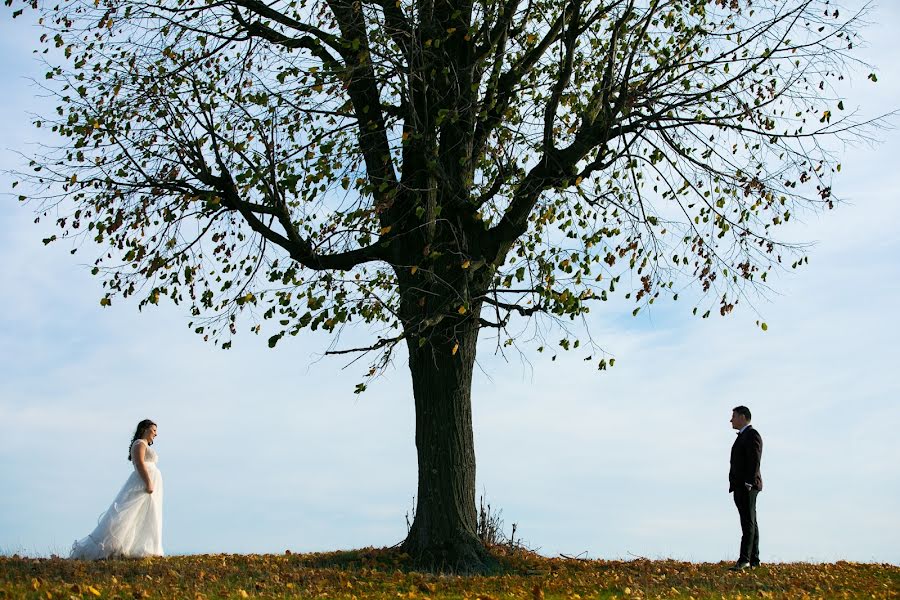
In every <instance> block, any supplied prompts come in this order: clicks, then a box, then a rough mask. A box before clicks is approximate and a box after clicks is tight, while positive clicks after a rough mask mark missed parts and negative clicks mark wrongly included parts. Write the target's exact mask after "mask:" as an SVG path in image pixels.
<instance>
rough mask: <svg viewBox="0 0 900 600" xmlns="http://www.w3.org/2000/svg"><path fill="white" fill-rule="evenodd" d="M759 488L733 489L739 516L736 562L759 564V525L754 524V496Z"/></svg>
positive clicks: (757, 493)
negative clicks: (739, 538) (738, 548)
mask: <svg viewBox="0 0 900 600" xmlns="http://www.w3.org/2000/svg"><path fill="white" fill-rule="evenodd" d="M757 495H759V490H748V489H747V488H745V487H743V486H741V487H740V488H738V489H736V490H734V505H735V506H737V509H738V514H739V515H740V517H741V555H740V557H739V558H738V562H747V563H750V564H752V565H756V564H759V526H758V525H757V524H756V496H757Z"/></svg>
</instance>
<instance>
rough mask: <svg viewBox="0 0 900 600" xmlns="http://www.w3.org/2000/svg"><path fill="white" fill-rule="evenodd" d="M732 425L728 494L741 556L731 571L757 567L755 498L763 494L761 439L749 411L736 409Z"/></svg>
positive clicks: (737, 407) (732, 416) (733, 412)
mask: <svg viewBox="0 0 900 600" xmlns="http://www.w3.org/2000/svg"><path fill="white" fill-rule="evenodd" d="M731 426H732V427H733V428H734V429H737V432H738V433H737V439H736V440H735V441H734V445H733V446H732V447H731V471H730V472H729V473H728V484H729V486H728V491H729V492H733V493H734V504H735V506H737V509H738V514H739V515H740V517H741V555H740V557H739V558H738V561H737V563H735V565H734V566H733V567H731V570H732V571H741V570H743V569H747V568H750V567H756V566H758V565H759V527H757V525H756V496H757V494H759V492H761V491H762V477H760V474H759V463H760V461H761V460H762V437H761V436H760V435H759V433H758V432H757V431H756V429H754V428H753V426H751V425H750V409H749V408H747V407H746V406H736V407H735V408H734V409H732V413H731Z"/></svg>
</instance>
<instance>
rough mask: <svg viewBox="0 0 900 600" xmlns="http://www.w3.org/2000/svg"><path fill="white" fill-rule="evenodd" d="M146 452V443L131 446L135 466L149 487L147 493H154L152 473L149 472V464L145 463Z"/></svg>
mask: <svg viewBox="0 0 900 600" xmlns="http://www.w3.org/2000/svg"><path fill="white" fill-rule="evenodd" d="M146 452H147V445H146V444H142V443H137V444H135V445H134V446H132V447H131V461H132V462H133V463H134V468H135V469H137V472H138V475H140V476H141V479H143V480H144V485H145V486H146V488H147V493H148V494H152V493H153V482H151V481H150V473H148V472H147V465H145V464H144V454H145V453H146Z"/></svg>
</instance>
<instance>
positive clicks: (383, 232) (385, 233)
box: [378, 225, 391, 235]
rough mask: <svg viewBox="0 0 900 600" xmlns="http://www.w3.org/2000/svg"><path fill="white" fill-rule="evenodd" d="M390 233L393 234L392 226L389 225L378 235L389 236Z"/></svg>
mask: <svg viewBox="0 0 900 600" xmlns="http://www.w3.org/2000/svg"><path fill="white" fill-rule="evenodd" d="M390 232H391V226H390V225H388V226H387V227H382V228H381V230H380V231H379V232H378V234H379V235H387V234H389V233H390Z"/></svg>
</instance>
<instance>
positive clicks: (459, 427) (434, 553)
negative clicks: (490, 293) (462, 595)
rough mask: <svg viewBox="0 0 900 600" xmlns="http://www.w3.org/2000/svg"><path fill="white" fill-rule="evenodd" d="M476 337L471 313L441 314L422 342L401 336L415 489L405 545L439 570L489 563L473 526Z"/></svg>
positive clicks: (479, 568)
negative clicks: (412, 421) (409, 390)
mask: <svg viewBox="0 0 900 600" xmlns="http://www.w3.org/2000/svg"><path fill="white" fill-rule="evenodd" d="M473 312H474V311H473ZM474 314H477V312H475V313H474ZM447 321H450V322H449V323H448V322H447ZM477 338H478V322H477V319H476V318H466V319H454V318H448V319H445V320H444V321H442V322H441V323H440V324H439V325H438V326H436V327H435V328H433V329H432V331H431V332H430V335H429V336H428V337H427V338H426V340H427V341H425V342H424V343H420V342H419V339H409V340H408V347H409V368H410V371H411V374H412V381H413V395H414V396H415V405H416V449H417V451H418V459H419V488H418V496H417V503H416V513H415V518H414V520H413V524H412V527H411V529H410V531H409V535H408V536H407V538H406V541H405V542H404V550H405V551H406V552H408V553H409V554H410V555H411V556H412V557H413V558H414V559H416V560H417V561H418V562H420V564H423V565H424V566H426V567H428V568H433V569H438V570H451V571H456V572H459V571H463V572H483V571H485V570H487V569H489V568H490V566H491V564H492V560H491V558H490V556H489V554H488V553H487V551H486V550H485V548H484V545H483V544H482V543H481V541H480V540H479V539H478V535H477V533H476V519H477V516H476V510H475V444H474V439H473V435H472V397H471V393H472V370H473V367H474V364H475V347H476V342H477ZM457 343H458V344H459V346H458V347H457V348H456V351H455V352H454V346H455V345H456V344H457Z"/></svg>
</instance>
